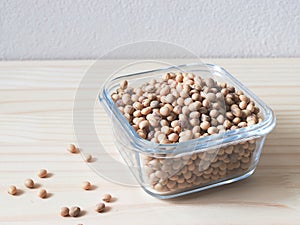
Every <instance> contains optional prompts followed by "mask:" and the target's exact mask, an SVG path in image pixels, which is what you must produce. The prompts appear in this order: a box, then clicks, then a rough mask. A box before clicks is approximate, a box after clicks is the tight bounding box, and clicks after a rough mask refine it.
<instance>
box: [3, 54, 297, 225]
mask: <svg viewBox="0 0 300 225" xmlns="http://www.w3.org/2000/svg"><path fill="white" fill-rule="evenodd" d="M203 61H205V62H208V63H213V64H217V65H220V66H222V67H224V68H226V69H227V70H228V71H229V72H231V73H232V74H233V75H234V76H236V77H237V78H238V79H239V80H240V81H242V83H244V84H245V85H246V86H248V87H249V88H250V89H251V90H253V91H254V92H255V93H256V94H257V95H258V96H260V97H261V98H262V99H263V100H264V101H265V102H266V103H267V104H268V105H269V106H270V107H271V108H272V109H273V110H274V111H275V114H276V116H277V126H276V128H275V129H274V131H273V132H272V133H271V134H270V135H269V136H268V138H267V141H266V144H265V146H264V148H263V153H262V156H261V160H260V163H259V166H258V168H257V170H256V172H255V174H254V175H252V176H251V177H250V178H248V179H246V180H243V181H240V182H237V183H234V184H230V185H226V186H223V187H219V188H215V189H211V190H208V191H203V192H201V193H196V194H192V195H187V196H184V197H180V198H176V199H172V200H164V201H162V200H158V199H156V198H153V197H151V196H149V195H148V194H146V193H145V192H144V191H143V190H142V189H141V188H139V187H128V186H124V185H118V184H115V183H111V182H109V181H107V180H105V179H103V178H102V177H100V176H98V175H97V174H96V173H95V172H94V171H93V170H92V169H91V168H90V167H89V166H88V165H87V164H85V163H84V162H83V160H82V157H81V156H80V155H79V154H75V155H74V154H70V153H68V152H67V151H66V147H67V145H68V144H69V143H76V138H75V135H74V127H73V120H72V115H73V114H72V109H73V102H74V97H75V94H76V90H77V87H78V85H79V83H80V81H81V79H82V77H83V76H84V74H85V73H86V71H87V70H88V68H89V67H90V66H91V65H92V64H93V61H32V62H31V61H27V62H0V224H1V225H2V224H64V225H65V224H78V223H83V224H173V225H174V224H300V150H299V149H300V148H299V146H300V100H299V99H300V76H299V74H300V59H297V58H290V59H204V60H203ZM130 62H131V61H126V60H119V61H113V60H106V61H101V62H99V65H100V66H101V68H103V71H102V73H101V74H99V76H103V77H104V78H105V76H107V75H108V74H107V73H109V71H111V70H110V68H112V67H115V68H118V66H119V65H123V64H126V63H130ZM186 62H189V60H174V63H177V64H183V63H186ZM140 69H144V68H140ZM95 102H96V101H95ZM95 107H96V109H97V111H96V112H97V113H99V114H97V115H96V116H101V117H102V116H103V117H104V115H102V114H101V113H103V112H102V111H101V109H100V107H99V105H97V103H96V105H95ZM97 107H99V108H97ZM98 109H99V110H98ZM95 126H96V128H97V132H99V133H98V134H99V136H100V139H101V140H103V141H104V142H105V144H106V145H107V146H108V149H110V150H111V154H112V155H113V156H114V157H116V158H117V159H119V158H118V154H117V153H116V151H115V150H114V147H113V139H112V137H111V135H110V132H111V129H110V124H109V123H108V122H107V120H104V121H103V120H102V121H96V122H95ZM83 129H85V128H84V126H83ZM89 132H90V131H89V130H88V129H87V130H86V134H87V135H89ZM41 168H46V169H48V170H49V172H51V177H49V178H46V179H40V178H38V177H37V176H36V173H37V171H38V170H39V169H41ZM26 178H33V179H34V180H35V181H36V182H37V183H38V184H39V185H40V186H41V187H43V188H46V189H47V190H48V191H49V193H51V195H50V196H49V197H48V198H47V199H39V198H38V197H37V189H32V190H29V189H26V188H24V185H23V182H24V180H25V179H26ZM85 180H89V181H90V182H91V183H93V184H94V185H95V186H96V188H95V190H92V191H83V190H82V189H81V188H80V185H81V182H83V181H85ZM11 184H14V185H16V186H17V187H19V188H20V189H22V193H20V194H19V195H18V196H10V195H8V194H7V188H8V186H9V185H11ZM106 192H109V193H111V194H112V195H113V196H115V197H116V200H115V201H114V202H112V203H110V204H109V206H110V207H111V208H110V210H109V211H108V212H106V213H103V214H97V213H96V212H94V206H95V204H96V203H98V202H100V200H101V196H102V194H104V193H106ZM73 205H78V206H80V207H81V208H82V209H83V210H84V213H83V214H84V215H82V216H81V217H79V218H75V219H74V218H62V217H60V216H59V209H60V207H62V206H73Z"/></svg>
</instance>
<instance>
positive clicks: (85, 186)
mask: <svg viewBox="0 0 300 225" xmlns="http://www.w3.org/2000/svg"><path fill="white" fill-rule="evenodd" d="M81 187H82V189H84V190H90V189H91V187H92V185H91V183H90V182H89V181H84V182H83V183H82V184H81Z"/></svg>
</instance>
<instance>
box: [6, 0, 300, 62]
mask: <svg viewBox="0 0 300 225" xmlns="http://www.w3.org/2000/svg"><path fill="white" fill-rule="evenodd" d="M299 38H300V1H299V0H227V1H225V0H212V1H209V0H206V1H204V0H203V1H199V0H182V1H181V0H178V1H172V0H149V1H140V0H128V1H126V0H123V1H120V0H102V1H99V0H89V1H88V0H53V1H50V0H49V1H46V0H0V59H4V60H6V59H82V58H87V59H90V58H99V57H100V56H101V55H102V54H103V53H105V52H107V51H109V50H110V49H112V48H114V47H116V46H118V45H121V44H126V43H128V42H134V41H142V40H161V41H168V42H172V43H176V44H179V45H181V46H184V47H186V48H188V49H190V50H191V51H193V52H195V53H196V54H197V55H199V56H201V57H257V56H263V57H265V56H266V57H268V56H274V57H286V56H291V57H293V56H298V57H299V56H300V47H299V46H300V42H299ZM157 54H158V56H161V57H181V55H180V53H178V52H176V51H175V52H173V51H172V50H170V51H165V52H160V53H157ZM149 56H151V47H149V51H147V50H146V51H132V52H129V53H128V52H120V53H119V54H117V55H115V56H114V57H116V58H122V57H123V58H124V57H149Z"/></svg>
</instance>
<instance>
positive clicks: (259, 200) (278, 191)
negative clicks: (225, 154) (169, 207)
mask: <svg viewBox="0 0 300 225" xmlns="http://www.w3.org/2000/svg"><path fill="white" fill-rule="evenodd" d="M287 181H288V177H287V176H286V175H283V176H280V175H278V176H274V175H273V176H268V174H263V175H261V174H259V173H258V174H254V175H252V176H251V177H249V178H247V179H245V180H242V181H238V182H235V183H231V184H227V185H224V186H220V187H216V188H212V189H209V190H205V191H202V192H197V193H193V194H189V195H185V196H181V197H178V198H174V199H168V200H165V201H167V202H169V203H170V204H179V205H189V204H193V205H197V204H199V205H220V204H222V205H239V206H240V205H245V206H254V207H256V206H262V207H277V208H289V207H288V206H287V205H285V204H284V203H285V202H286V201H287V200H288V199H291V198H293V193H292V192H291V191H287V190H286V187H285V184H287Z"/></svg>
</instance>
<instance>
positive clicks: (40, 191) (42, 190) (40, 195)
mask: <svg viewBox="0 0 300 225" xmlns="http://www.w3.org/2000/svg"><path fill="white" fill-rule="evenodd" d="M47 195H48V193H47V191H46V190H45V189H41V190H39V191H38V196H39V197H40V198H46V197H47Z"/></svg>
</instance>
